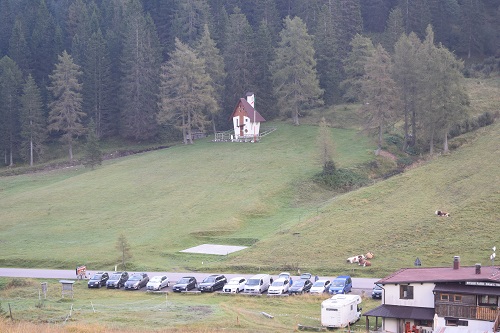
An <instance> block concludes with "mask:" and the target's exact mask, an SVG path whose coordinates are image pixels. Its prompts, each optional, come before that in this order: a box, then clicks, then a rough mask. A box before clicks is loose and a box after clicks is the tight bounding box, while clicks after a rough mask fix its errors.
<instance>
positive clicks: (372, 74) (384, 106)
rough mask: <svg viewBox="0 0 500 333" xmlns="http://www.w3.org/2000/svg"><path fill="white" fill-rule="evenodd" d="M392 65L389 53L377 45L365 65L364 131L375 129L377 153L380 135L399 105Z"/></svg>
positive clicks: (380, 140)
mask: <svg viewBox="0 0 500 333" xmlns="http://www.w3.org/2000/svg"><path fill="white" fill-rule="evenodd" d="M391 71H392V63H391V57H390V55H389V53H387V51H386V50H385V49H384V48H383V47H382V45H380V44H379V45H377V47H376V49H375V52H374V53H373V55H372V56H371V57H370V58H368V61H367V63H366V65H365V78H364V81H363V84H362V90H363V96H364V98H363V102H364V103H363V107H362V109H361V110H362V111H363V114H364V116H365V121H366V122H365V129H366V130H371V129H376V130H377V133H378V140H377V144H378V151H380V149H382V142H383V141H382V135H383V133H384V131H385V129H386V127H387V125H389V124H391V123H392V122H393V121H394V120H395V119H396V112H397V110H398V107H399V105H400V99H399V96H400V95H399V91H398V88H397V86H396V83H395V82H394V80H393V79H392V76H391V75H392V73H391Z"/></svg>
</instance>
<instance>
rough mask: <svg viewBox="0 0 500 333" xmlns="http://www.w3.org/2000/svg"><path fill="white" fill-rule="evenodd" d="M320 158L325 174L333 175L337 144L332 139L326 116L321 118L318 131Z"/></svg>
mask: <svg viewBox="0 0 500 333" xmlns="http://www.w3.org/2000/svg"><path fill="white" fill-rule="evenodd" d="M318 149H319V159H320V162H321V165H322V167H323V176H331V175H333V174H334V172H335V162H334V161H333V154H334V152H335V145H334V143H333V139H332V132H331V130H330V127H329V126H328V124H327V123H326V120H325V117H322V118H321V122H320V123H319V132H318Z"/></svg>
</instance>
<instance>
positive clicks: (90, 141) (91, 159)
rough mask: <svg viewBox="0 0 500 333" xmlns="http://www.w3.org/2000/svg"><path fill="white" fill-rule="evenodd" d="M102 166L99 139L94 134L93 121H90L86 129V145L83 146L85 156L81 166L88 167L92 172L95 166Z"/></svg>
mask: <svg viewBox="0 0 500 333" xmlns="http://www.w3.org/2000/svg"><path fill="white" fill-rule="evenodd" d="M101 164H102V151H101V148H100V146H99V137H98V136H97V134H96V127H95V123H94V119H92V118H91V119H90V122H89V127H88V129H87V143H86V145H85V156H84V158H83V165H85V166H86V167H90V168H91V169H92V170H93V169H94V168H95V166H96V165H101Z"/></svg>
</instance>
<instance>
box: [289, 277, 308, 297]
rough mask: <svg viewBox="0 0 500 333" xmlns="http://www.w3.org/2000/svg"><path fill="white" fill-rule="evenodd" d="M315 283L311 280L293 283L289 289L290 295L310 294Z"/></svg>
mask: <svg viewBox="0 0 500 333" xmlns="http://www.w3.org/2000/svg"><path fill="white" fill-rule="evenodd" d="M312 285H313V283H312V282H311V280H306V279H300V280H298V281H293V284H292V285H291V286H290V289H288V292H289V293H290V294H303V293H308V292H309V290H311V287H312Z"/></svg>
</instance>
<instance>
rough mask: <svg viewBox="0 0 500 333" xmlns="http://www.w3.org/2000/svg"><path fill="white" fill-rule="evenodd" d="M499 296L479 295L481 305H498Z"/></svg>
mask: <svg viewBox="0 0 500 333" xmlns="http://www.w3.org/2000/svg"><path fill="white" fill-rule="evenodd" d="M497 304H498V296H492V295H481V296H479V305H497Z"/></svg>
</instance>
